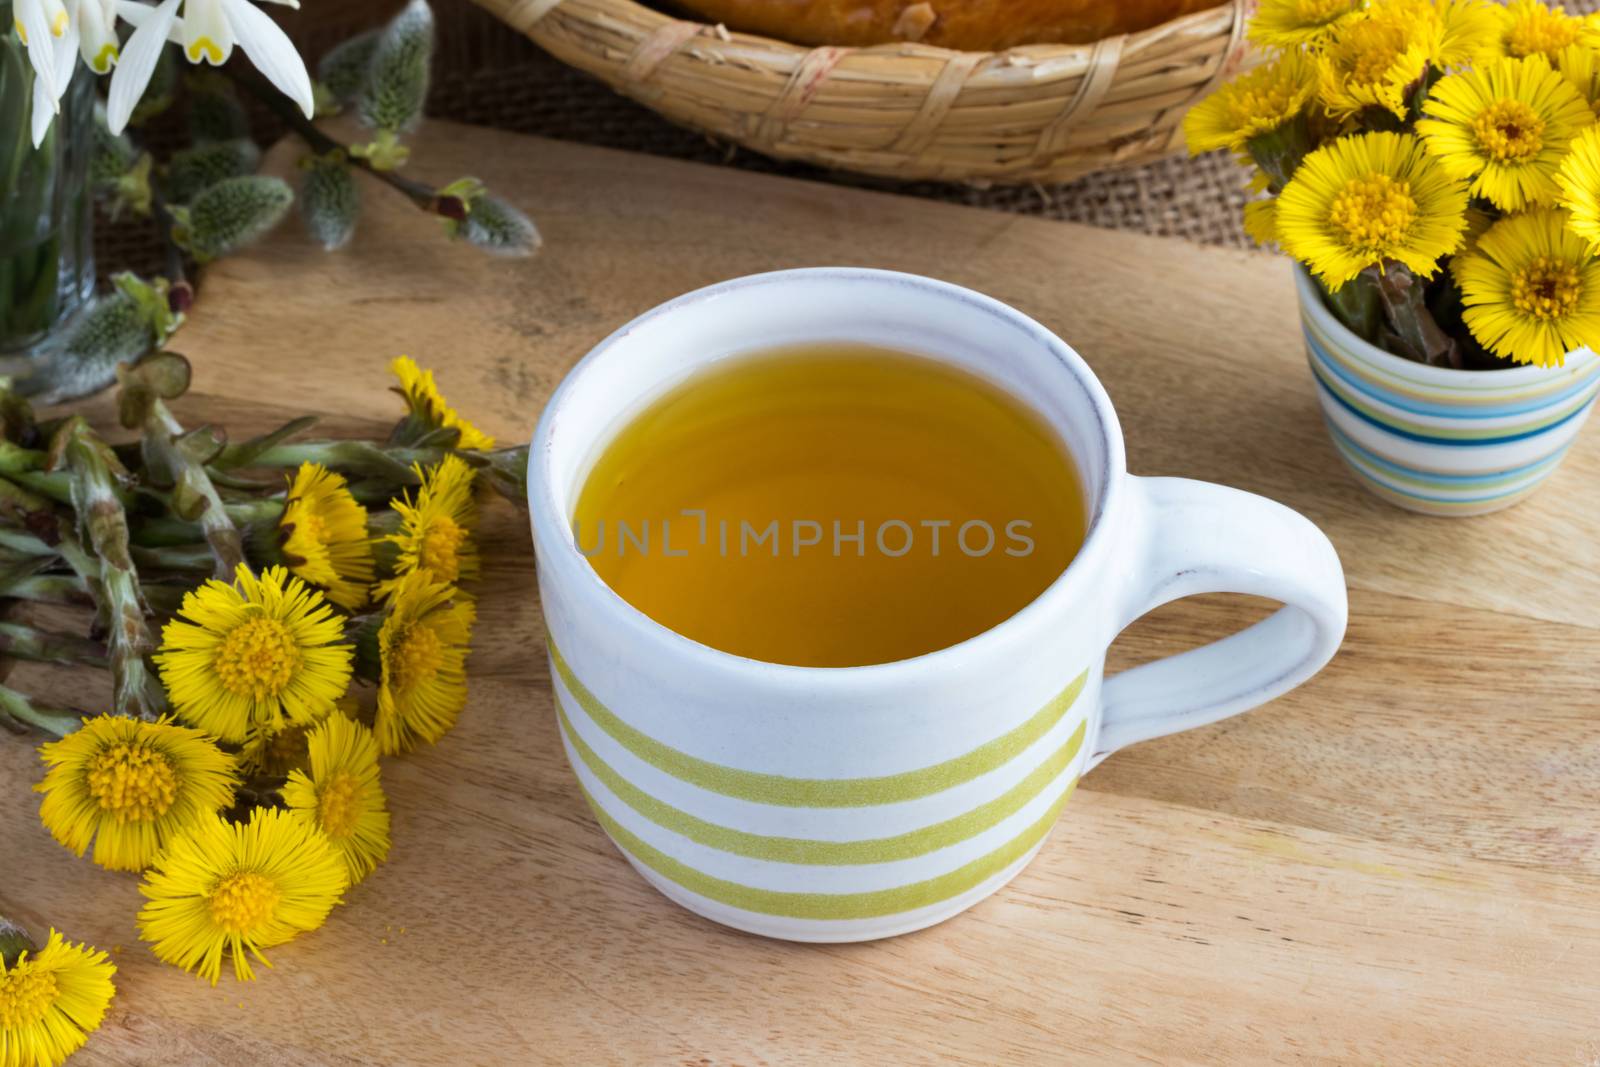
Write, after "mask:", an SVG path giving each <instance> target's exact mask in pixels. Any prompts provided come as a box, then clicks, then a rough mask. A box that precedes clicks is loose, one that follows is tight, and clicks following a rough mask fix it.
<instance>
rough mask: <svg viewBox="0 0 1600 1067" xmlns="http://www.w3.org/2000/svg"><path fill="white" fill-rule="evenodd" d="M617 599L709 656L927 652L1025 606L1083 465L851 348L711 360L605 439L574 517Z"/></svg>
mask: <svg viewBox="0 0 1600 1067" xmlns="http://www.w3.org/2000/svg"><path fill="white" fill-rule="evenodd" d="M573 521H574V523H575V530H576V532H577V538H578V546H579V549H580V551H582V552H583V553H584V554H585V555H587V556H588V558H589V562H590V564H591V565H592V566H593V567H594V568H595V570H596V571H597V572H598V573H599V575H600V577H601V578H602V579H603V580H604V581H605V582H606V584H608V585H609V586H611V588H612V589H614V590H615V591H616V592H617V593H618V594H619V595H620V596H621V597H622V598H623V599H624V600H627V601H628V602H629V603H631V604H632V605H634V606H635V607H637V608H638V609H639V610H640V611H642V612H644V613H645V614H646V615H648V616H650V617H651V618H653V619H655V620H656V621H657V622H660V623H661V624H662V625H664V626H667V627H669V628H670V629H673V630H676V631H677V632H678V633H680V634H683V635H685V636H687V637H691V638H693V639H694V640H696V641H699V642H701V643H703V644H707V645H710V646H712V647H713V648H718V649H722V650H723V651H726V652H733V653H736V654H738V655H742V656H748V657H751V658H753V659H760V660H767V661H769V662H774V663H790V664H799V665H803V666H817V667H843V666H857V665H862V664H869V663H884V662H888V661H891V660H897V659H906V658H909V657H911V656H917V655H921V654H923V653H927V652H932V651H935V650H937V649H940V648H945V647H948V646H950V645H953V644H956V643H957V642H960V641H963V640H965V639H967V638H969V637H973V636H975V635H977V634H980V633H982V632H983V631H985V630H987V629H989V628H991V627H993V626H994V625H995V624H997V623H999V622H1002V621H1004V620H1005V619H1006V618H1008V617H1010V616H1011V615H1013V614H1015V613H1016V612H1017V611H1018V610H1019V609H1020V608H1022V607H1024V606H1025V605H1026V604H1028V603H1029V602H1030V601H1032V600H1033V599H1034V598H1035V597H1037V596H1038V595H1039V594H1040V593H1041V592H1043V591H1044V589H1045V587H1046V586H1048V585H1049V584H1050V583H1051V582H1052V581H1054V580H1055V578H1056V577H1057V576H1058V575H1059V574H1060V573H1061V572H1062V570H1064V569H1065V568H1066V566H1067V564H1068V563H1069V562H1071V560H1072V557H1073V555H1074V554H1075V553H1076V552H1077V550H1078V548H1079V546H1080V545H1081V544H1082V541H1083V537H1084V527H1085V513H1084V499H1083V492H1082V489H1081V488H1080V485H1079V481H1078V476H1077V472H1076V469H1075V468H1074V466H1073V463H1072V460H1071V458H1070V457H1069V456H1068V455H1067V453H1066V451H1065V450H1064V448H1063V446H1062V445H1061V443H1060V442H1059V440H1058V439H1057V437H1056V435H1055V434H1054V433H1053V432H1052V431H1051V430H1050V428H1049V427H1048V426H1047V425H1046V424H1045V422H1044V421H1043V419H1041V418H1040V417H1039V416H1038V415H1037V414H1036V413H1035V412H1033V411H1032V410H1031V409H1030V408H1028V407H1027V406H1026V405H1024V404H1023V403H1021V402H1020V401H1018V400H1017V399H1015V398H1013V397H1012V396H1010V395H1009V394H1007V393H1006V392H1004V391H1003V390H1001V389H1000V388H998V387H996V386H994V385H992V384H990V383H988V382H986V381H984V380H982V379H980V378H978V377H976V376H974V375H971V374H968V373H966V372H965V371H961V370H958V369H956V368H953V367H949V366H947V365H945V364H942V363H939V362H936V361H934V360H931V359H928V358H926V357H921V356H913V355H908V354H905V353H900V352H894V351H889V350H885V349H879V348H873V347H869V346H864V345H853V344H829V345H807V346H803V347H796V348H784V349H771V350H767V351H765V352H761V353H758V354H754V355H746V356H740V357H736V358H734V359H730V360H728V361H726V362H723V363H719V364H716V365H714V366H712V367H709V368H707V369H705V370H704V371H702V372H700V373H699V374H697V375H696V376H694V377H693V378H691V379H689V380H688V381H686V382H684V383H683V384H681V385H679V386H678V387H676V388H674V389H673V390H671V391H670V392H668V393H666V394H665V395H663V396H661V397H660V398H658V399H657V400H655V401H654V402H652V403H651V404H650V405H649V406H648V407H647V408H645V410H644V411H643V412H641V413H640V414H639V415H638V416H637V417H635V418H634V419H633V421H632V422H630V423H628V424H627V425H626V426H625V427H624V428H623V429H622V430H621V431H620V432H619V433H618V434H617V436H616V437H615V438H614V439H613V440H612V441H611V442H610V443H609V444H607V445H606V447H605V449H604V450H603V451H602V452H601V454H600V456H599V458H598V459H597V461H596V462H595V465H594V467H593V468H592V469H591V471H590V473H589V475H588V478H587V479H586V481H585V482H584V485H583V488H582V490H581V492H580V493H579V496H578V503H577V506H576V508H575V509H574V513H573Z"/></svg>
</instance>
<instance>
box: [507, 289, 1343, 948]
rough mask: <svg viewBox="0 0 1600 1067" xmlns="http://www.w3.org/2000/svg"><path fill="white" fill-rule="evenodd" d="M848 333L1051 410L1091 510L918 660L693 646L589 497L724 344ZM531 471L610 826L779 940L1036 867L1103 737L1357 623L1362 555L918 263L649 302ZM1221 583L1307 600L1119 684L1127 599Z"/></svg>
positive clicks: (1247, 688)
mask: <svg viewBox="0 0 1600 1067" xmlns="http://www.w3.org/2000/svg"><path fill="white" fill-rule="evenodd" d="M825 341H835V342H837V341H855V342H865V343H868V344H875V345H883V346H892V347H897V348H901V349H909V350H914V351H918V352H921V353H923V354H925V355H928V356H930V357H932V358H935V359H940V360H944V361H947V362H949V363H952V364H955V365H958V366H961V367H964V368H967V369H969V370H971V371H973V372H975V373H978V374H980V375H983V376H985V377H987V378H988V379H990V380H991V381H993V382H995V383H996V384H998V385H1000V386H1001V387H1002V388H1006V389H1009V390H1010V391H1011V392H1013V393H1014V394H1015V395H1016V396H1017V397H1019V398H1022V399H1023V400H1024V401H1025V402H1026V403H1028V404H1030V405H1031V406H1033V407H1034V408H1036V409H1037V410H1038V411H1039V412H1040V413H1041V414H1042V415H1043V416H1044V417H1045V418H1046V419H1047V420H1048V422H1049V423H1050V425H1052V426H1053V427H1054V428H1055V429H1056V431H1057V432H1058V433H1059V434H1060V436H1061V438H1062V440H1063V442H1064V444H1065V445H1066V446H1067V448H1068V449H1069V451H1070V452H1071V454H1072V456H1073V458H1074V459H1075V461H1076V463H1077V465H1078V468H1079V472H1080V475H1081V480H1082V483H1083V485H1084V486H1085V487H1086V489H1087V492H1088V494H1089V496H1090V500H1089V502H1088V503H1089V511H1090V516H1091V521H1090V526H1089V531H1088V536H1087V538H1086V540H1085V541H1084V544H1083V548H1082V550H1081V551H1080V552H1079V554H1078V556H1077V558H1076V559H1074V560H1073V561H1072V563H1071V565H1070V566H1068V568H1067V569H1066V571H1065V572H1063V573H1062V574H1061V575H1060V577H1059V578H1057V579H1056V581H1055V582H1054V584H1052V585H1051V586H1050V587H1049V588H1048V589H1047V590H1046V591H1045V592H1044V593H1043V594H1041V595H1040V596H1039V598H1038V599H1037V600H1035V601H1034V602H1033V603H1032V604H1030V605H1028V606H1027V607H1026V608H1024V609H1023V610H1022V611H1020V612H1018V613H1017V614H1016V615H1014V616H1012V617H1011V618H1010V619H1008V620H1007V621H1005V622H1003V623H1001V624H1000V625H999V626H996V627H995V628H994V629H992V630H989V631H987V632H985V633H983V634H980V635H979V636H977V637H974V638H972V639H971V640H968V641H964V642H962V643H961V644H959V645H955V646H953V647H950V648H946V649H943V650H941V651H938V652H933V653H930V654H928V655H925V656H920V657H917V658H915V659H909V660H902V661H900V662H896V663H885V664H880V665H875V666H867V667H848V668H807V667H793V666H783V665H779V664H773V663H762V662H757V661H755V660H750V659H745V658H742V657H739V656H734V655H729V654H727V653H724V652H719V651H717V650H715V649H712V648H708V647H706V646H704V645H701V644H697V643H695V642H693V641H690V640H689V639H687V638H685V637H682V636H680V635H678V634H676V633H673V632H672V631H670V630H668V629H666V628H664V627H662V626H661V625H659V624H657V623H655V622H654V621H652V620H651V619H649V618H647V617H645V616H644V615H642V614H641V613H640V612H638V611H637V610H635V609H634V608H633V607H631V606H630V605H629V604H627V603H626V602H624V601H623V600H622V599H621V598H619V597H618V596H617V595H616V594H615V593H613V592H612V591H611V590H610V588H608V587H607V586H606V585H605V584H604V583H603V582H602V581H601V580H600V578H599V577H598V576H597V575H596V574H595V572H594V570H593V569H592V568H591V567H590V566H589V563H588V561H587V560H586V559H585V558H584V557H583V555H582V554H581V553H580V552H579V550H578V547H577V543H576V541H575V538H574V535H573V530H572V525H571V522H570V515H571V514H572V509H573V503H574V497H575V494H576V492H577V490H578V489H579V488H580V486H581V484H582V481H583V478H584V476H585V474H586V473H587V471H588V469H589V466H590V464H591V463H592V462H593V460H594V458H595V457H596V454H597V453H598V452H599V451H600V449H601V448H602V447H603V446H604V444H605V443H606V442H607V441H608V440H609V438H610V437H611V436H612V435H613V434H614V433H616V431H617V430H618V429H620V428H621V426H622V425H623V424H624V423H625V422H626V421H627V420H628V418H629V417H630V415H631V414H632V413H634V412H637V411H638V410H639V409H640V407H641V406H642V405H644V404H646V403H648V402H649V400H651V399H652V398H654V397H655V396H658V395H659V394H661V393H662V392H664V391H665V390H667V389H669V388H671V387H672V386H674V385H675V384H677V383H679V382H681V381H682V380H683V379H684V378H685V377H686V376H687V375H689V374H691V373H692V372H694V371H696V370H698V369H700V368H702V367H704V366H706V365H707V364H709V363H711V362H713V361H716V360H720V359H724V358H727V357H730V356H735V355H738V354H740V353H744V352H748V351H750V350H752V349H756V348H763V347H767V346H774V345H794V344H802V343H806V342H825ZM1062 491H1063V492H1067V491H1071V490H1070V489H1069V488H1068V487H1066V486H1063V487H1062ZM528 493H529V505H530V511H531V518H532V523H533V535H534V545H535V549H536V551H537V553H538V563H539V589H540V595H541V598H542V601H543V608H544V616H545V621H546V627H547V631H548V639H549V647H550V661H551V674H552V680H553V685H554V688H555V696H556V701H555V704H556V715H557V719H558V721H559V724H560V731H561V736H562V739H563V741H564V743H565V746H566V751H567V757H568V759H569V761H570V762H571V764H572V768H573V770H574V771H575V772H576V774H577V778H578V782H579V784H580V786H581V788H582V790H583V793H584V795H585V796H586V797H587V799H588V801H589V804H590V806H591V808H592V809H593V811H594V813H595V816H596V818H597V819H598V820H599V822H600V825H601V826H603V827H604V828H605V831H606V833H608V834H609V835H610V836H611V838H612V840H613V841H615V842H616V844H617V846H618V847H619V848H620V849H621V850H622V852H623V854H624V855H625V856H626V857H627V858H628V860H629V861H630V862H631V863H632V864H633V865H634V866H635V867H636V868H638V870H639V872H640V873H641V874H642V875H643V876H644V877H645V878H647V879H648V880H649V881H650V882H651V883H652V884H654V885H655V886H656V887H658V888H659V889H660V890H661V891H662V892H663V893H665V894H666V895H667V896H668V897H670V898H672V899H673V900H675V901H677V902H679V903H680V904H682V905H684V906H685V907H687V908H690V909H692V910H693V911H696V912H698V913H700V914H701V915H705V916H708V917H710V918H712V919H715V920H717V921H718V922H723V923H727V924H728V925H730V926H736V927H740V928H742V929H745V930H752V931H755V932H757V933H762V934H768V935H771V936H775V937H786V938H793V939H797V940H809V941H852V940H862V939H866V938H874V937H884V936H887V935H890V934H895V933H900V932H902V931H906V930H913V929H916V928H918V927H922V926H927V925H929V924H931V923H935V922H938V921H939V920H941V919H944V918H946V917H947V916H950V915H953V914H955V913H956V912H958V911H960V910H962V909H963V908H965V907H968V906H969V905H971V904H972V903H974V902H975V901H977V900H979V899H981V898H982V897H984V896H985V895H987V894H989V893H991V892H993V891H994V890H995V889H997V888H999V887H1000V886H1001V885H1002V884H1004V883H1005V882H1006V880H1007V879H1009V878H1011V877H1012V876H1013V875H1014V874H1016V872H1017V871H1019V870H1020V869H1021V868H1022V866H1023V865H1024V864H1025V863H1027V862H1028V859H1029V857H1031V856H1032V855H1033V854H1034V852H1035V851H1036V850H1037V849H1038V848H1039V846H1040V843H1041V842H1042V841H1043V840H1044V837H1045V835H1046V834H1047V833H1048V832H1049V831H1050V828H1051V826H1052V824H1053V823H1054V822H1055V820H1056V816H1057V813H1058V812H1060V811H1061V808H1062V806H1063V805H1064V804H1066V803H1067V800H1068V798H1069V797H1070V796H1071V795H1072V791H1073V787H1074V785H1076V783H1077V781H1078V777H1079V776H1080V775H1081V774H1083V773H1084V772H1085V771H1086V770H1088V769H1089V768H1090V767H1092V766H1094V764H1095V763H1096V762H1097V761H1098V760H1099V759H1101V758H1102V757H1104V756H1105V755H1106V754H1107V753H1109V752H1111V751H1113V750H1114V749H1117V748H1119V747H1121V746H1123V745H1126V744H1129V743H1131V742H1134V741H1139V740H1142V739H1144V738H1148V737H1155V736H1159V735H1161V734H1166V733H1171V732H1173V731H1176V730H1182V729H1185V728H1188V727H1191V726H1199V725H1201V724H1204V723H1208V722H1212V721H1214V720H1216V719H1220V718H1222V717H1223V716H1226V715H1231V714H1234V713H1235V712H1239V711H1244V710H1245V709H1247V708H1250V707H1253V706H1255V705H1257V704H1260V703H1261V702H1263V701H1265V700H1269V699H1271V698H1272V697H1274V696H1277V695H1278V694H1280V693H1282V692H1284V691H1285V690H1287V689H1289V688H1291V687H1293V686H1295V685H1298V684H1299V683H1300V682H1302V681H1304V680H1305V679H1306V678H1308V677H1310V676H1311V675H1312V674H1313V673H1315V672H1316V671H1317V670H1318V669H1319V668H1320V667H1321V666H1322V665H1323V663H1325V662H1326V661H1327V660H1328V658H1329V657H1330V656H1332V655H1333V652H1334V649H1335V648H1336V647H1337V646H1338V644H1339V641H1340V638H1341V636H1342V635H1343V632H1344V625H1345V592H1344V579H1343V573H1342V571H1341V570H1340V567H1339V560H1338V557H1337V556H1336V555H1335V553H1334V550H1333V547H1332V546H1331V545H1330V544H1329V543H1328V540H1327V538H1325V537H1324V536H1323V535H1322V534H1321V533H1320V532H1319V531H1318V530H1317V529H1316V528H1315V527H1314V526H1312V525H1311V524H1310V523H1309V522H1307V521H1306V520H1305V519H1304V518H1302V517H1300V516H1299V515H1297V514H1295V513H1294V512H1292V511H1289V510H1288V509H1286V508H1283V507H1281V506H1279V505H1277V504H1274V503H1271V502H1270V501H1267V500H1263V499H1262V498H1260V497H1256V496H1251V495H1249V494H1246V493H1241V492H1238V491H1235V490H1232V489H1224V488H1222V487H1220V486H1214V485H1206V484H1203V483H1200V482H1191V481H1184V480H1179V479H1164V478H1135V477H1131V476H1130V475H1129V474H1128V473H1127V472H1126V470H1125V469H1124V465H1123V446H1122V434H1121V431H1120V430H1119V429H1118V426H1117V418H1116V415H1115V413H1114V412H1113V411H1112V409H1111V404H1110V401H1109V400H1107V398H1106V394H1105V392H1104V390H1103V389H1101V387H1100V383H1099V382H1098V381H1096V380H1095V377H1094V375H1093V374H1091V373H1090V371H1089V368H1088V367H1087V366H1086V365H1085V364H1084V362H1083V360H1081V359H1079V358H1078V356H1077V354H1076V353H1074V352H1073V351H1072V349H1070V348H1068V347H1067V346H1066V345H1065V344H1063V343H1062V342H1061V340H1060V339H1058V338H1057V337H1055V336H1053V335H1052V334H1051V333H1050V332H1049V331H1047V330H1045V329H1044V328H1043V327H1041V326H1040V325H1039V324H1038V323H1036V322H1034V321H1033V320H1031V319H1029V318H1027V317H1025V316H1023V315H1021V314H1019V313H1018V312H1016V311H1013V310H1012V309H1010V308H1008V307H1006V306H1004V305H1002V304H999V303H997V302H996V301H994V300H990V299H988V298H987V297H984V296H980V295H978V294H977V293H973V292H969V291H967V290H965V289H959V288H956V287H955V286H951V285H945V284H943V283H940V282H935V281H931V280H929V279H926V278H917V277H913V276H909V275H903V274H892V273H888V272H884V271H870V270H855V269H826V270H804V271H786V272H780V273H776V274H765V275H758V276H755V277H751V278H741V279H738V280H735V281H731V282H727V283H725V284H722V285H717V286H713V287H711V288H709V289H703V290H700V291H698V292H695V293H690V294H689V295H687V296H684V297H682V298H680V299H678V300H674V301H672V302H671V303H669V304H666V305H663V306H662V307H659V308H657V309H655V310H654V311H651V312H648V313H646V314H645V315H643V316H641V317H640V318H638V319H636V320H634V321H633V322H631V323H629V324H628V325H627V326H624V327H623V328H622V329H621V330H619V331H617V332H616V333H615V334H613V335H612V336H611V337H609V338H607V339H606V340H605V341H603V342H601V343H600V344H599V345H598V346H597V347H596V348H595V349H594V350H593V351H592V352H590V353H589V355H588V356H587V357H586V358H585V359H584V360H583V361H582V362H581V363H579V364H578V366H577V367H576V368H574V370H573V371H572V372H571V373H570V374H569V375H568V376H567V379H566V380H565V381H564V382H563V383H562V384H561V387H560V388H559V389H558V390H557V391H556V393H555V395H554V396H552V397H551V400H550V403H549V405H548V406H547V407H546V409H545V412H544V415H543V417H542V418H541V419H540V422H539V427H538V429H537V431H536V433H535V437H534V441H533V447H532V449H531V454H530V457H529V478H528ZM1219 590H1234V591H1239V592H1245V593H1254V594H1257V595H1260V596H1266V597H1271V598H1274V599H1276V600H1279V601H1282V602H1283V603H1284V604H1285V607H1284V608H1283V609H1282V610H1280V611H1279V612H1278V613H1277V614H1275V615H1273V616H1271V617H1270V618H1268V619H1267V620H1265V621H1262V622H1260V623H1257V624H1256V625H1254V626H1251V627H1249V628H1248V629H1246V630H1243V631H1242V632H1240V633H1237V634H1235V635H1233V636H1232V637H1228V638H1226V639H1224V640H1222V641H1220V642H1218V643H1216V644H1214V645H1210V646H1207V647H1204V648H1200V649H1197V650H1194V651H1191V652H1187V653H1184V654H1182V655H1178V656H1174V657H1171V658H1168V659H1163V660H1158V661H1156V662H1154V663H1151V664H1148V665H1146V666H1142V667H1138V668H1136V669H1134V670H1131V671H1126V672H1124V673H1122V674H1119V675H1117V676H1116V677H1114V678H1111V679H1108V680H1102V677H1101V670H1102V665H1103V663H1104V659H1105V651H1106V646H1107V645H1108V644H1109V643H1110V642H1111V640H1112V639H1113V638H1114V637H1115V636H1116V634H1117V632H1118V631H1119V630H1121V629H1122V628H1123V627H1124V626H1126V625H1127V624H1128V623H1129V621H1131V620H1132V619H1134V618H1136V617H1138V616H1139V615H1140V614H1142V613H1143V612H1145V611H1148V610H1150V609H1151V608H1152V607H1154V606H1155V605H1157V604H1161V603H1164V602H1166V601H1168V600H1172V599H1175V598H1177V597H1181V596H1188V595H1190V594H1193V593H1202V592H1210V591H1219Z"/></svg>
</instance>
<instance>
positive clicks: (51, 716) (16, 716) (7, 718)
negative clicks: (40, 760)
mask: <svg viewBox="0 0 1600 1067" xmlns="http://www.w3.org/2000/svg"><path fill="white" fill-rule="evenodd" d="M82 725H83V714H82V713H81V712H76V711H71V710H69V709H67V708H55V707H50V706H49V705H45V704H35V703H34V702H33V701H32V700H31V699H29V698H28V696H27V695H26V694H24V693H19V692H17V691H16V690H15V689H12V688H10V687H8V686H3V685H0V726H4V727H5V728H6V729H8V730H12V731H15V732H17V733H24V732H26V731H27V730H28V728H29V727H32V728H33V729H35V730H38V731H39V732H41V733H46V734H49V735H50V736H52V737H58V738H59V737H66V736H67V735H68V734H70V733H72V731H74V730H76V729H77V728H78V727H79V726H82ZM15 930H16V928H15V927H11V928H10V929H8V928H7V924H5V923H0V953H7V952H13V951H21V949H19V948H17V947H16V946H15V943H14V940H13V939H14V936H15V934H14V933H13V931H15ZM18 932H20V931H18ZM25 936H26V935H24V937H25ZM24 947H25V946H24ZM11 959H12V961H13V962H14V961H15V956H12V957H11Z"/></svg>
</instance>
